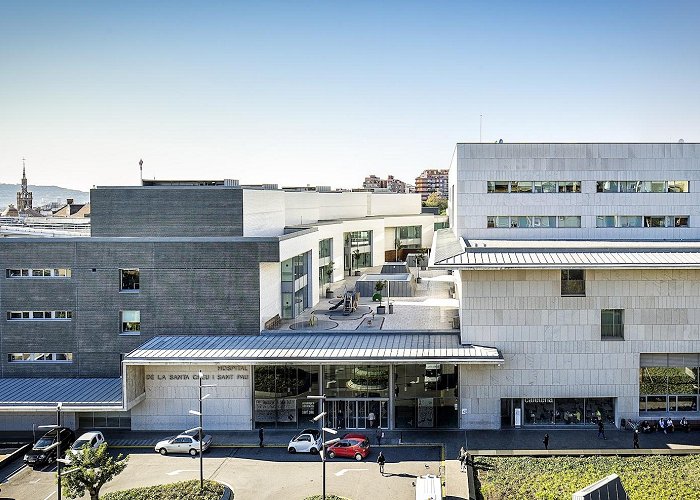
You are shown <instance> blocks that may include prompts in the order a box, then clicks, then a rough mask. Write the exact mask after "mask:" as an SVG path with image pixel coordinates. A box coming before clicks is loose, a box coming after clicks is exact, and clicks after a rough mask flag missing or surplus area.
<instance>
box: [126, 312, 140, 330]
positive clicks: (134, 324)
mask: <svg viewBox="0 0 700 500" xmlns="http://www.w3.org/2000/svg"><path fill="white" fill-rule="evenodd" d="M121 323H122V329H121V333H123V334H131V335H138V334H140V333H141V311H121Z"/></svg>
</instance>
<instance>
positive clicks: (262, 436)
mask: <svg viewBox="0 0 700 500" xmlns="http://www.w3.org/2000/svg"><path fill="white" fill-rule="evenodd" d="M258 437H259V438H260V448H262V447H263V439H265V429H264V428H262V427H260V430H259V431H258Z"/></svg>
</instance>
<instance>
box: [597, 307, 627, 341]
mask: <svg viewBox="0 0 700 500" xmlns="http://www.w3.org/2000/svg"><path fill="white" fill-rule="evenodd" d="M624 328H625V311H624V309H603V310H602V311H600V336H601V338H603V339H624V338H625V335H624Z"/></svg>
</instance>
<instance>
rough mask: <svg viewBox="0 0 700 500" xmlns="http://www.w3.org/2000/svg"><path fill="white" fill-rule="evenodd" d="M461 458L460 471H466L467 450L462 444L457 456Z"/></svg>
mask: <svg viewBox="0 0 700 500" xmlns="http://www.w3.org/2000/svg"><path fill="white" fill-rule="evenodd" d="M457 458H458V459H459V471H460V472H464V467H465V464H464V462H465V459H466V458H467V452H466V450H465V449H464V446H462V447H461V448H460V449H459V456H458V457H457Z"/></svg>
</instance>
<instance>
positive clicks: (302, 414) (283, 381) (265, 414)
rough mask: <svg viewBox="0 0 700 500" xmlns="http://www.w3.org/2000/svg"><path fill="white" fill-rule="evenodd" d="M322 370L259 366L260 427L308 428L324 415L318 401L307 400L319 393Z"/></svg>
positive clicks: (257, 400)
mask: <svg viewBox="0 0 700 500" xmlns="http://www.w3.org/2000/svg"><path fill="white" fill-rule="evenodd" d="M318 375H319V367H318V366H314V365H310V366H265V365H260V366H256V367H255V369H254V373H253V387H254V391H255V396H254V398H255V400H254V402H253V411H254V416H253V418H254V419H255V426H256V427H280V428H297V427H307V426H309V425H311V424H310V420H311V419H312V418H313V417H315V416H316V415H318V414H319V413H320V405H319V403H318V402H317V401H313V400H309V399H307V396H309V395H312V394H313V395H316V394H319V385H318V384H319V382H318Z"/></svg>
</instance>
